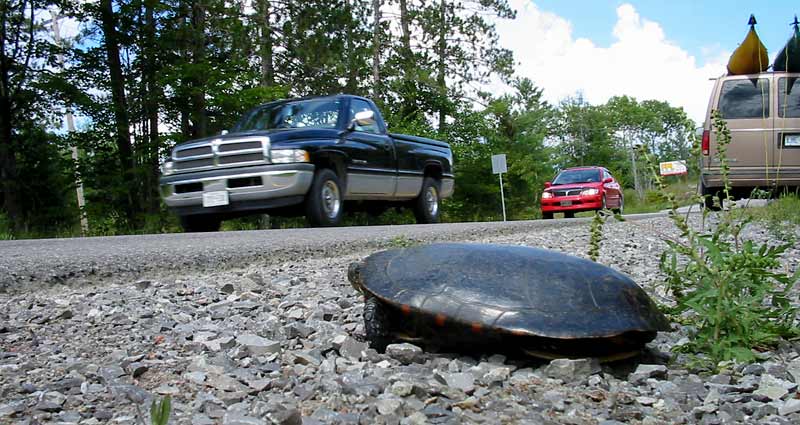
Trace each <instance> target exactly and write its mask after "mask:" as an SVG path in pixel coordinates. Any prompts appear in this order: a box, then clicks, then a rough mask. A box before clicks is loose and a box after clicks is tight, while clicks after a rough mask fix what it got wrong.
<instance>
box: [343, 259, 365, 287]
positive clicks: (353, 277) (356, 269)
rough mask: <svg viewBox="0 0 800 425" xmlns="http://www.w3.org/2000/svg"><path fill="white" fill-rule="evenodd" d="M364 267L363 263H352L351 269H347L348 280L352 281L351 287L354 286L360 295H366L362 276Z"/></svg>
mask: <svg viewBox="0 0 800 425" xmlns="http://www.w3.org/2000/svg"><path fill="white" fill-rule="evenodd" d="M362 266H363V263H350V267H348V268H347V280H349V281H350V285H353V289H355V290H356V291H358V292H359V293H360V294H363V293H364V279H363V277H362V276H361V268H362Z"/></svg>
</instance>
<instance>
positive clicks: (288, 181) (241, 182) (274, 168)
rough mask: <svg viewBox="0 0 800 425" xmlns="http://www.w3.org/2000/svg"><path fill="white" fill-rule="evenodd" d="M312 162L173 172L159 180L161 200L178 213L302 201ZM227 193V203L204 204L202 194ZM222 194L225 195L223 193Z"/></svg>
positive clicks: (259, 207)
mask: <svg viewBox="0 0 800 425" xmlns="http://www.w3.org/2000/svg"><path fill="white" fill-rule="evenodd" d="M313 179H314V165H313V164H303V163H300V164H277V165H262V166H257V167H241V168H230V169H219V170H209V171H200V172H194V173H185V174H172V175H169V176H163V177H161V179H160V182H159V183H160V186H161V197H162V198H163V199H164V203H166V204H167V206H168V207H170V209H172V210H174V211H175V212H176V213H177V214H178V215H192V214H219V213H222V214H224V213H235V212H240V211H253V210H265V209H269V208H277V207H285V206H289V205H294V204H298V203H300V202H302V201H303V197H304V196H305V194H306V192H308V189H309V188H310V187H311V183H312V181H313ZM223 193H226V194H227V196H226V197H225V198H227V203H226V204H223V205H214V206H204V205H203V204H204V203H203V194H215V195H217V196H219V195H220V194H223ZM223 196H224V194H223Z"/></svg>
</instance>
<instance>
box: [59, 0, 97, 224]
mask: <svg viewBox="0 0 800 425" xmlns="http://www.w3.org/2000/svg"><path fill="white" fill-rule="evenodd" d="M50 16H51V18H50V24H51V25H52V29H53V40H54V41H55V42H56V46H59V47H61V28H60V27H59V24H58V21H59V20H60V19H61V17H60V16H58V11H55V12H53V11H50ZM57 58H58V64H59V66H61V69H64V55H62V54H61V53H59V54H58V57H57ZM64 119H65V121H66V122H67V132H69V133H74V132H75V119H74V117H73V116H72V108H71V107H69V106H67V108H66V112H65V113H64ZM72 161H73V162H74V163H75V164H76V167H77V164H78V147H77V146H73V147H72ZM75 195H76V198H78V213H79V214H80V220H81V235H82V236H86V234H87V233H89V219H88V218H87V217H86V209H85V207H86V199H85V198H84V196H83V181H81V179H80V177H79V174H78V170H77V169H76V170H75Z"/></svg>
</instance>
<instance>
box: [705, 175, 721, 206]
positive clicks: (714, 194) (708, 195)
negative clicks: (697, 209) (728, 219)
mask: <svg viewBox="0 0 800 425" xmlns="http://www.w3.org/2000/svg"><path fill="white" fill-rule="evenodd" d="M700 196H702V197H703V200H702V201H701V204H700V206H702V207H703V208H705V209H707V210H709V211H719V210H720V209H721V206H722V193H721V192H720V191H719V190H716V189H712V188H708V187H706V185H704V184H703V182H702V181H701V182H700ZM714 198H717V200H718V201H719V205H715V204H714Z"/></svg>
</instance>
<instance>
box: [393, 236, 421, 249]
mask: <svg viewBox="0 0 800 425" xmlns="http://www.w3.org/2000/svg"><path fill="white" fill-rule="evenodd" d="M414 245H419V242H417V241H415V240H413V239H409V237H408V236H406V235H400V236H395V237H393V238H392V240H390V241H389V246H390V247H392V248H409V247H412V246H414Z"/></svg>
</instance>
